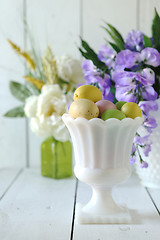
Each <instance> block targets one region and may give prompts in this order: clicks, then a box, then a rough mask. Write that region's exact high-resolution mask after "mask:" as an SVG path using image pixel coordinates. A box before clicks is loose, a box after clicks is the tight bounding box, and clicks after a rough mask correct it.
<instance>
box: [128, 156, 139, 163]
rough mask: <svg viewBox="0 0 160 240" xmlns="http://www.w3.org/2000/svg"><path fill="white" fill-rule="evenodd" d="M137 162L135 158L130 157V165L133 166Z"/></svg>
mask: <svg viewBox="0 0 160 240" xmlns="http://www.w3.org/2000/svg"><path fill="white" fill-rule="evenodd" d="M136 161H137V159H136V156H135V155H134V156H133V157H132V156H131V157H130V164H134V163H135V162H136Z"/></svg>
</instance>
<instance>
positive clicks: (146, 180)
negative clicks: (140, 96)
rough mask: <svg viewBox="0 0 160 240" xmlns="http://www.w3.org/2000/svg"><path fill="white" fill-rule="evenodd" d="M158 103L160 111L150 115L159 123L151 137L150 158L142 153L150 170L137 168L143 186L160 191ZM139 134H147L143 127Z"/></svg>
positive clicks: (159, 115)
mask: <svg viewBox="0 0 160 240" xmlns="http://www.w3.org/2000/svg"><path fill="white" fill-rule="evenodd" d="M156 101H157V104H158V111H154V112H151V114H150V115H151V116H153V117H154V118H155V119H156V122H157V127H156V128H155V129H154V130H153V132H152V134H151V135H150V139H151V141H152V145H151V152H150V153H149V156H148V157H145V156H144V154H143V152H142V151H141V156H142V158H143V160H145V161H146V162H148V164H149V166H148V168H141V167H140V165H139V164H136V166H135V168H136V172H137V174H138V176H139V178H140V180H141V183H142V185H143V186H145V187H150V188H157V189H160V99H158V100H156ZM138 132H139V133H140V134H141V135H143V134H146V131H145V129H144V128H143V127H140V129H139V130H138Z"/></svg>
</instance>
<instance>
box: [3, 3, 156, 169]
mask: <svg viewBox="0 0 160 240" xmlns="http://www.w3.org/2000/svg"><path fill="white" fill-rule="evenodd" d="M154 7H156V8H157V10H158V11H159V13H160V1H159V0H121V1H119V0H99V1H97V0H77V1H75V0H68V1H66V0H34V1H29V0H14V1H11V0H1V1H0V84H1V87H0V99H1V101H0V168H4V167H13V166H14V167H25V166H39V165H40V143H41V141H42V139H40V138H39V137H37V136H35V135H34V134H33V133H31V131H30V130H28V126H27V125H28V124H27V123H26V121H25V120H24V119H6V118H3V117H2V115H3V113H5V112H6V111H7V110H9V109H11V108H12V107H15V106H18V105H19V102H18V101H16V100H15V99H14V98H13V97H12V96H11V94H10V92H9V88H8V84H9V80H16V81H19V82H23V80H22V78H21V76H23V74H24V66H23V64H22V62H21V61H20V60H19V58H18V57H17V56H16V54H15V53H14V52H13V50H12V49H10V47H9V45H8V43H7V42H6V39H7V38H10V39H11V40H12V41H14V42H16V43H17V44H18V45H20V46H22V48H23V47H24V45H26V47H28V48H29V41H27V44H26V39H24V37H25V36H26V34H27V33H26V32H25V31H24V25H23V17H24V15H25V14H26V17H27V21H28V25H29V28H30V31H31V33H32V35H33V37H34V40H35V42H36V47H37V49H38V50H39V51H40V52H41V53H43V52H44V51H45V48H46V46H47V45H48V44H49V45H50V46H51V47H52V49H53V51H54V53H55V54H56V55H63V54H65V53H68V54H70V55H72V56H74V57H76V58H80V54H79V52H78V50H77V47H76V45H77V44H78V43H79V36H80V35H82V36H83V38H84V39H85V40H87V41H88V42H89V43H90V45H91V46H92V47H93V48H94V49H95V50H96V51H98V49H99V48H100V45H101V44H103V43H105V38H106V37H107V34H106V33H105V31H104V30H103V29H102V28H101V27H100V26H102V25H103V21H106V22H109V23H111V24H113V25H114V26H115V27H116V28H117V29H119V31H120V32H121V33H122V34H123V36H124V37H125V36H126V34H127V32H129V31H130V30H131V29H138V28H139V29H141V30H142V31H144V32H145V33H146V34H150V33H151V31H150V26H151V20H152V18H153V15H154Z"/></svg>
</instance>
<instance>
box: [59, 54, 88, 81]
mask: <svg viewBox="0 0 160 240" xmlns="http://www.w3.org/2000/svg"><path fill="white" fill-rule="evenodd" d="M56 63H57V70H58V76H59V77H60V78H62V79H63V80H65V81H67V82H69V83H72V84H74V85H77V84H78V83H84V82H85V80H84V77H83V71H82V68H81V63H80V61H79V60H77V59H73V58H72V57H70V56H68V55H64V56H61V57H59V58H56Z"/></svg>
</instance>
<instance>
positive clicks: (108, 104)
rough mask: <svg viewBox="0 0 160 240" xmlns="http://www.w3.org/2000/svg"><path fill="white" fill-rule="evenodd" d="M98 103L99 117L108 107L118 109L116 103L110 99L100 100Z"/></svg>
mask: <svg viewBox="0 0 160 240" xmlns="http://www.w3.org/2000/svg"><path fill="white" fill-rule="evenodd" d="M96 105H97V106H98V108H99V117H101V116H102V113H103V112H104V111H106V110H108V109H117V107H116V105H115V104H114V103H112V102H110V101H108V100H100V101H98V102H96Z"/></svg>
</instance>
